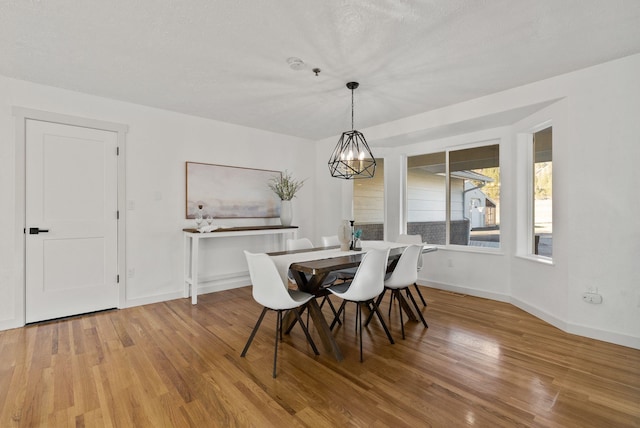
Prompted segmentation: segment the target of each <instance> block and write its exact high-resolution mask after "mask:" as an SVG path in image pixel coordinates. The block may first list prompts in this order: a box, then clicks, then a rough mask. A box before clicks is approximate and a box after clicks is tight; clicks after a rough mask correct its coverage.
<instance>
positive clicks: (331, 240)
mask: <svg viewBox="0 0 640 428" xmlns="http://www.w3.org/2000/svg"><path fill="white" fill-rule="evenodd" d="M320 241H321V242H322V246H323V247H335V246H336V245H340V239H338V235H331V236H322V237H320Z"/></svg>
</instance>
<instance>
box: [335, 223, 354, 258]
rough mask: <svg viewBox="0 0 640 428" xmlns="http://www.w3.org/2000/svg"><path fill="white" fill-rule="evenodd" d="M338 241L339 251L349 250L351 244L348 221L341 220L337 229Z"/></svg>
mask: <svg viewBox="0 0 640 428" xmlns="http://www.w3.org/2000/svg"><path fill="white" fill-rule="evenodd" d="M338 240H339V241H340V249H341V250H342V251H348V250H349V244H350V242H351V226H350V225H349V220H343V221H342V223H341V224H340V227H339V228H338Z"/></svg>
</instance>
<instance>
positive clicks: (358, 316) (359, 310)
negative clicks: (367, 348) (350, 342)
mask: <svg viewBox="0 0 640 428" xmlns="http://www.w3.org/2000/svg"><path fill="white" fill-rule="evenodd" d="M356 319H357V324H356V334H358V336H360V362H362V361H363V360H362V308H361V307H360V303H359V302H356ZM358 326H360V332H358Z"/></svg>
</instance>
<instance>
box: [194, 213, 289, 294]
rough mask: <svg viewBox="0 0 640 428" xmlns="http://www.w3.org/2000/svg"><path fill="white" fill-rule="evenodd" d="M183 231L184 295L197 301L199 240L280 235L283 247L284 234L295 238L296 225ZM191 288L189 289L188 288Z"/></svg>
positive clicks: (283, 246)
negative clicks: (202, 231)
mask: <svg viewBox="0 0 640 428" xmlns="http://www.w3.org/2000/svg"><path fill="white" fill-rule="evenodd" d="M182 231H183V232H184V293H183V296H184V297H189V291H191V303H192V304H193V305H195V304H196V303H198V254H199V247H200V241H201V240H203V239H211V238H229V237H234V236H250V235H282V249H283V250H284V248H285V245H284V244H285V236H286V235H287V234H291V235H292V237H293V238H294V239H295V238H296V237H297V234H298V226H242V227H228V228H222V229H216V230H214V231H212V232H204V233H201V232H199V231H198V230H197V229H182ZM189 289H191V290H189Z"/></svg>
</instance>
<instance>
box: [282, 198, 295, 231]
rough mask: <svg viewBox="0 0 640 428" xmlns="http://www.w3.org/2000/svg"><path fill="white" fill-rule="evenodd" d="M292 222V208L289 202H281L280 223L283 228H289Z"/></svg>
mask: <svg viewBox="0 0 640 428" xmlns="http://www.w3.org/2000/svg"><path fill="white" fill-rule="evenodd" d="M292 220H293V208H292V207H291V201H282V205H281V206H280V223H282V225H283V226H291V221H292Z"/></svg>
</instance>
